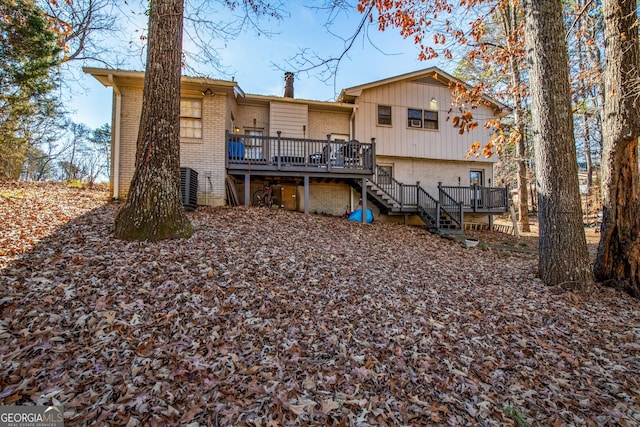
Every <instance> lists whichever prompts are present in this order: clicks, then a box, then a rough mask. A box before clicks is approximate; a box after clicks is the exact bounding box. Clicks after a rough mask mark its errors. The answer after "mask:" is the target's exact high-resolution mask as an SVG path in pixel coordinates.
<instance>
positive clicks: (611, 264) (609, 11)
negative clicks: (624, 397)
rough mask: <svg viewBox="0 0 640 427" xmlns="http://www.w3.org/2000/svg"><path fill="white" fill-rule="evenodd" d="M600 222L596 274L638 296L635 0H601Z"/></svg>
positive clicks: (639, 200) (639, 236)
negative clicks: (602, 48)
mask: <svg viewBox="0 0 640 427" xmlns="http://www.w3.org/2000/svg"><path fill="white" fill-rule="evenodd" d="M602 11H603V14H604V20H605V56H606V61H605V70H604V76H605V78H604V80H605V90H606V92H605V93H606V97H605V108H604V110H605V121H604V130H603V134H604V146H603V153H602V205H603V221H602V234H601V236H600V244H599V246H598V256H597V259H596V264H595V274H596V278H597V279H598V280H600V281H607V282H608V283H609V284H612V285H616V286H618V287H622V288H624V289H626V290H627V291H628V292H629V293H630V294H631V295H634V296H636V297H640V184H639V179H640V173H639V170H638V135H639V134H640V125H639V124H638V114H639V113H640V112H639V111H638V108H637V107H636V100H637V96H638V93H637V92H636V93H634V87H636V90H637V84H638V82H639V81H640V80H639V79H640V72H639V71H638V59H639V57H640V53H639V50H638V30H637V26H636V24H637V19H638V17H637V15H636V1H635V0H605V1H604V2H603V5H602Z"/></svg>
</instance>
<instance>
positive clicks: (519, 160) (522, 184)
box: [511, 57, 531, 233]
mask: <svg viewBox="0 0 640 427" xmlns="http://www.w3.org/2000/svg"><path fill="white" fill-rule="evenodd" d="M511 62H512V65H511V67H512V69H511V74H512V81H513V84H514V87H515V88H516V103H515V108H514V109H513V118H514V122H515V127H516V129H518V133H519V134H520V138H519V139H518V141H517V142H516V164H517V166H518V216H519V222H520V231H522V232H525V233H528V232H530V231H531V226H530V225H529V182H528V180H527V163H526V161H525V157H526V147H525V141H524V117H522V116H523V114H522V113H523V110H524V109H523V107H522V104H523V103H522V96H521V95H520V86H521V85H522V81H521V79H520V66H519V65H518V63H517V61H516V60H515V58H513V57H512V60H511Z"/></svg>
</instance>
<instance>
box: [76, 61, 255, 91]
mask: <svg viewBox="0 0 640 427" xmlns="http://www.w3.org/2000/svg"><path fill="white" fill-rule="evenodd" d="M82 71H84V72H85V73H87V74H91V75H92V76H93V77H95V78H96V79H97V80H98V81H99V82H100V83H102V84H103V85H104V86H106V87H111V86H113V85H114V84H118V85H121V84H127V85H133V86H142V84H143V82H144V71H131V70H118V69H111V68H91V67H84V68H82ZM181 85H182V86H183V88H184V87H185V86H186V87H187V88H189V86H190V87H191V88H192V89H197V90H203V89H205V88H210V89H211V90H213V91H223V92H234V93H236V94H237V95H240V96H244V92H243V91H242V89H240V86H238V83H237V82H235V81H229V80H218V79H212V78H209V77H190V76H182V78H181Z"/></svg>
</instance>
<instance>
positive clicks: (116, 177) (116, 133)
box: [108, 74, 122, 200]
mask: <svg viewBox="0 0 640 427" xmlns="http://www.w3.org/2000/svg"><path fill="white" fill-rule="evenodd" d="M108 79H109V83H111V87H113V93H114V94H115V95H116V100H115V101H116V108H115V113H114V120H113V122H114V123H113V130H112V135H113V137H112V141H113V195H112V199H114V200H117V199H118V198H119V195H120V115H121V112H122V94H121V93H120V88H118V85H116V83H115V81H114V80H113V74H109V76H108Z"/></svg>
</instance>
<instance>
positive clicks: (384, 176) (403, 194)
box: [373, 165, 417, 210]
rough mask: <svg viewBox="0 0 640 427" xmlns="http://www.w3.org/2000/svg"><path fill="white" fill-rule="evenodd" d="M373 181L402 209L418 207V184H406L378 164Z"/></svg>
mask: <svg viewBox="0 0 640 427" xmlns="http://www.w3.org/2000/svg"><path fill="white" fill-rule="evenodd" d="M373 183H374V184H375V186H376V187H377V189H379V190H380V191H382V192H383V193H385V194H386V195H387V196H388V197H389V198H390V199H391V200H392V201H393V202H394V203H395V204H396V205H397V207H398V208H399V209H400V210H403V209H405V208H407V207H409V208H416V207H417V186H416V185H411V184H404V183H402V182H400V181H398V180H396V179H395V178H393V177H392V176H391V175H390V174H389V172H387V171H386V170H385V169H383V168H381V167H380V166H378V165H376V173H375V174H374V175H373Z"/></svg>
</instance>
